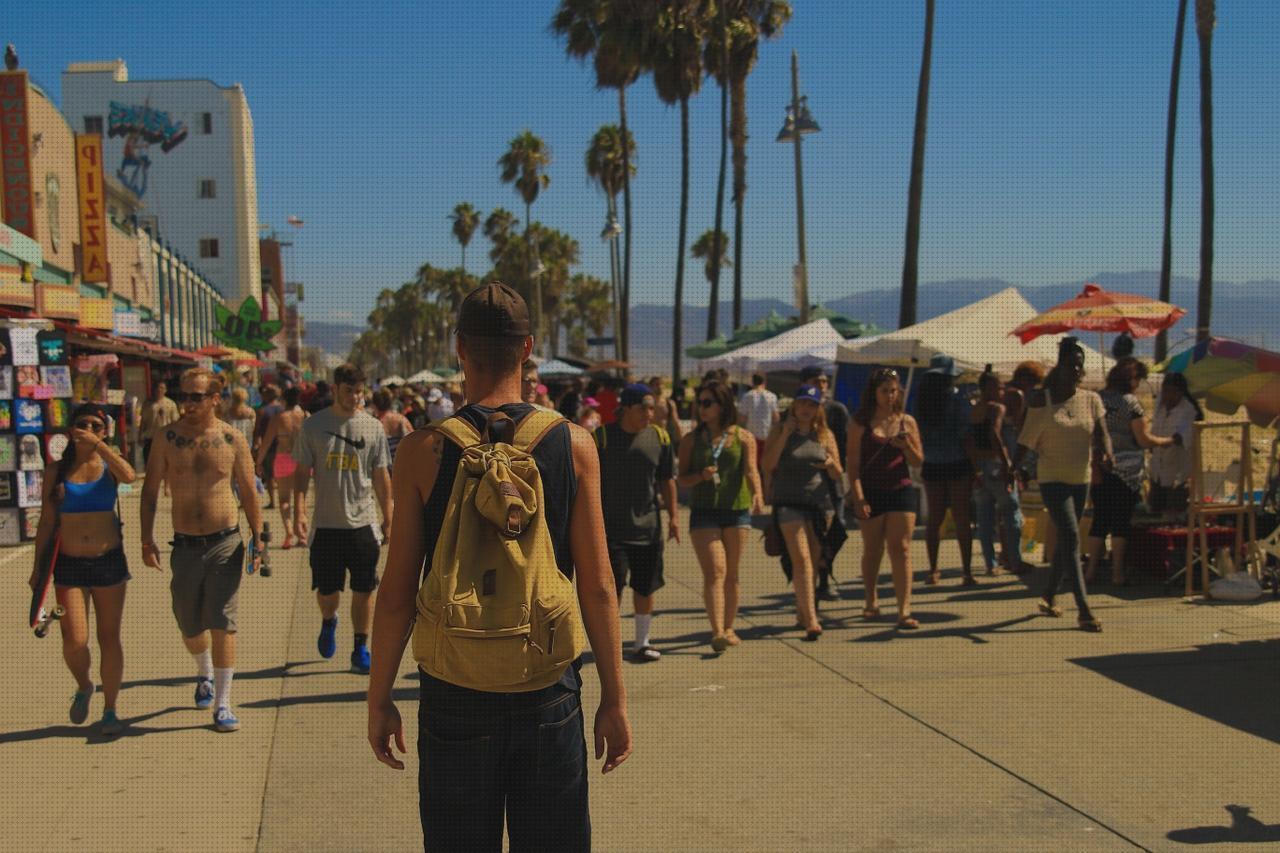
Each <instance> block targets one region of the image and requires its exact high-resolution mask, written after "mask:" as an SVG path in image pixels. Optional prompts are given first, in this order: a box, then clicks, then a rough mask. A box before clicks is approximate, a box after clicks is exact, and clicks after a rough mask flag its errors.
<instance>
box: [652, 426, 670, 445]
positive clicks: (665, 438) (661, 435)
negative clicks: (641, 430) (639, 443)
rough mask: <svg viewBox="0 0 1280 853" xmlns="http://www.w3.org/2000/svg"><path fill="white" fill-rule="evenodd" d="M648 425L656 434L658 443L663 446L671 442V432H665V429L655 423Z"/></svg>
mask: <svg viewBox="0 0 1280 853" xmlns="http://www.w3.org/2000/svg"><path fill="white" fill-rule="evenodd" d="M649 426H650V427H652V428H653V431H654V432H656V433H657V434H658V444H659V445H661V446H663V447H665V446H666V445H668V444H670V443H671V433H669V432H667V431H666V430H665V429H663V428H662V427H660V426H658V425H657V424H650V425H649Z"/></svg>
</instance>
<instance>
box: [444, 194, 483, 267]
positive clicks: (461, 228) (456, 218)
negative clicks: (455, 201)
mask: <svg viewBox="0 0 1280 853" xmlns="http://www.w3.org/2000/svg"><path fill="white" fill-rule="evenodd" d="M449 219H450V220H452V222H453V238H454V239H455V240H457V241H458V242H459V243H461V244H462V268H463V269H464V270H465V269H466V268H467V244H468V243H470V242H471V235H472V234H474V233H476V228H477V227H479V225H480V211H478V210H476V209H475V208H474V207H472V206H471V202H467V201H464V202H462V203H461V204H459V205H457V206H456V207H454V208H453V213H451V214H449Z"/></svg>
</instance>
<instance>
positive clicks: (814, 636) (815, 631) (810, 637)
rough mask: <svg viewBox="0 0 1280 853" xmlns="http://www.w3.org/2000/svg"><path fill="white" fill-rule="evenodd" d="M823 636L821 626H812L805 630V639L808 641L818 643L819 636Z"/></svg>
mask: <svg viewBox="0 0 1280 853" xmlns="http://www.w3.org/2000/svg"><path fill="white" fill-rule="evenodd" d="M821 636H822V629H821V628H811V629H809V630H808V631H805V632H804V641H805V642H806V643H816V642H817V641H818V638H819V637H821Z"/></svg>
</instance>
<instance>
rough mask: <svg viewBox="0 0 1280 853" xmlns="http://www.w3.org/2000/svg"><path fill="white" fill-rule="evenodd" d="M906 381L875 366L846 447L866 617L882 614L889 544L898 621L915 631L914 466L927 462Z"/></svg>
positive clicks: (901, 627) (899, 624)
mask: <svg viewBox="0 0 1280 853" xmlns="http://www.w3.org/2000/svg"><path fill="white" fill-rule="evenodd" d="M902 406H903V395H902V385H901V383H900V382H899V381H898V373H897V371H896V370H893V369H892V368H888V367H882V368H879V369H877V370H875V371H872V373H871V376H870V377H869V379H868V381H867V388H866V390H865V391H864V392H863V393H862V400H861V402H860V403H859V405H858V411H857V412H855V413H854V416H853V421H852V424H851V425H850V428H849V445H848V447H847V448H846V450H845V454H846V465H847V468H848V474H849V502H850V503H851V504H852V508H853V513H854V516H855V517H856V518H857V519H858V528H859V529H860V530H861V531H862V543H863V549H862V585H863V587H864V589H865V595H866V601H865V603H864V605H863V609H862V616H863V618H864V619H874V618H876V617H878V616H879V615H880V604H879V590H878V588H877V584H878V581H879V577H880V558H881V557H882V556H883V555H884V552H885V551H886V550H887V551H888V552H889V565H890V566H891V567H892V571H893V591H894V595H895V596H897V599H898V627H899V628H900V629H903V630H907V631H913V630H915V629H917V628H919V627H920V623H919V622H918V621H917V620H916V619H915V618H914V617H912V615H911V534H912V531H914V530H915V526H916V511H917V507H918V501H917V498H916V490H915V484H914V483H913V482H912V480H911V471H910V466H912V465H916V466H918V465H922V464H923V463H924V449H923V448H922V446H921V441H920V428H919V427H918V426H917V425H916V421H915V418H913V417H911V415H908V414H906V413H905V412H904V411H903V410H902Z"/></svg>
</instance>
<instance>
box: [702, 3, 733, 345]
mask: <svg viewBox="0 0 1280 853" xmlns="http://www.w3.org/2000/svg"><path fill="white" fill-rule="evenodd" d="M720 35H721V39H720V70H721V80H722V82H721V84H720V177H719V179H718V181H717V182H716V225H715V236H714V237H713V238H711V250H712V254H711V275H710V278H711V304H710V305H709V306H708V309H707V340H709V341H710V340H713V339H714V338H715V336H716V332H717V326H718V325H719V323H720V258H721V257H722V253H723V252H724V248H723V247H722V246H721V245H720V235H721V233H722V231H723V228H724V179H725V169H726V166H727V160H728V156H729V78H728V73H729V28H728V25H727V23H726V22H725V4H724V3H721V4H720Z"/></svg>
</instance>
